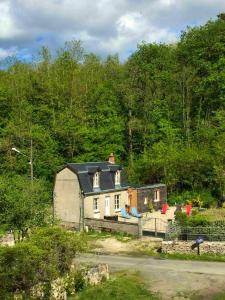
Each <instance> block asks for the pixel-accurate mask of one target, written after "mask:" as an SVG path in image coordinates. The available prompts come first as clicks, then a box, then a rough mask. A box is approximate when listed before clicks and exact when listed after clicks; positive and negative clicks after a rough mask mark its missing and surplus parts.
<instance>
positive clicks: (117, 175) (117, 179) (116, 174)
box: [115, 170, 120, 185]
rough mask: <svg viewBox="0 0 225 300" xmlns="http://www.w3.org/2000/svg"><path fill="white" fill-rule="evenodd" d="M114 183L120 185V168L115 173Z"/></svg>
mask: <svg viewBox="0 0 225 300" xmlns="http://www.w3.org/2000/svg"><path fill="white" fill-rule="evenodd" d="M115 185H120V170H118V171H116V173H115Z"/></svg>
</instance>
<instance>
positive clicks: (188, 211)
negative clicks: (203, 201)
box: [186, 204, 192, 216]
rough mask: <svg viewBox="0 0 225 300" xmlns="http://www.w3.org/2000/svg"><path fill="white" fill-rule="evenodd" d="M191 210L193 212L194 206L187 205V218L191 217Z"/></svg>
mask: <svg viewBox="0 0 225 300" xmlns="http://www.w3.org/2000/svg"><path fill="white" fill-rule="evenodd" d="M191 210H192V205H191V204H187V205H186V213H187V216H190V214H191Z"/></svg>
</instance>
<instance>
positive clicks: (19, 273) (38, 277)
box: [0, 227, 86, 299]
mask: <svg viewBox="0 0 225 300" xmlns="http://www.w3.org/2000/svg"><path fill="white" fill-rule="evenodd" d="M85 246H86V243H85V240H84V238H83V236H82V235H81V234H78V233H75V232H68V231H66V230H63V229H62V228H58V227H50V228H42V229H38V230H36V231H35V232H34V233H33V234H31V236H30V238H29V239H27V240H26V241H23V242H22V243H18V244H16V245H15V246H14V247H0V299H8V298H9V297H10V296H12V295H13V293H15V292H18V293H21V294H23V295H25V297H27V298H25V299H29V293H30V290H31V289H32V287H34V286H35V285H36V284H38V283H39V284H42V285H43V286H47V287H49V285H50V282H51V281H52V280H54V279H56V278H59V277H61V276H63V275H65V274H66V273H67V272H68V271H69V270H70V266H71V264H72V260H73V259H74V256H75V255H76V254H77V252H80V251H82V250H83V249H85ZM7 297H8V298H7ZM9 299H10V298H9Z"/></svg>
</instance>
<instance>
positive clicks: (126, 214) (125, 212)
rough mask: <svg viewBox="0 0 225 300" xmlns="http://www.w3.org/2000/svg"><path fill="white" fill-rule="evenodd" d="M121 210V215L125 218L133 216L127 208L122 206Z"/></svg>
mask: <svg viewBox="0 0 225 300" xmlns="http://www.w3.org/2000/svg"><path fill="white" fill-rule="evenodd" d="M120 212H121V217H122V218H125V219H130V218H131V216H130V215H129V214H128V213H127V211H126V209H125V208H121V210H120Z"/></svg>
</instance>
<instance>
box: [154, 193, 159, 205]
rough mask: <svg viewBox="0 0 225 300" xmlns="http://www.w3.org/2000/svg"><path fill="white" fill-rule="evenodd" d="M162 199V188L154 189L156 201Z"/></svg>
mask: <svg viewBox="0 0 225 300" xmlns="http://www.w3.org/2000/svg"><path fill="white" fill-rule="evenodd" d="M159 201H160V190H154V202H159Z"/></svg>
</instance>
